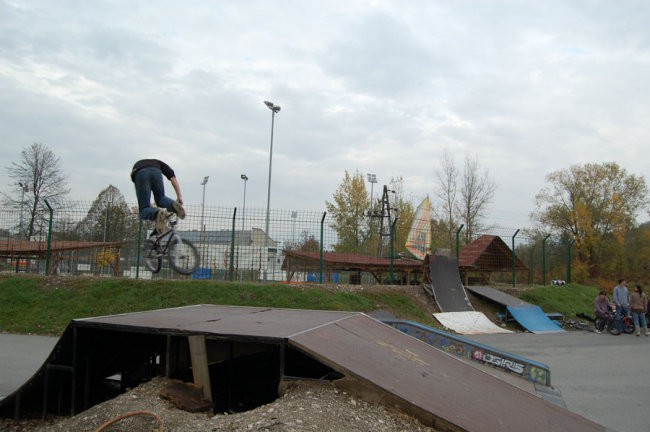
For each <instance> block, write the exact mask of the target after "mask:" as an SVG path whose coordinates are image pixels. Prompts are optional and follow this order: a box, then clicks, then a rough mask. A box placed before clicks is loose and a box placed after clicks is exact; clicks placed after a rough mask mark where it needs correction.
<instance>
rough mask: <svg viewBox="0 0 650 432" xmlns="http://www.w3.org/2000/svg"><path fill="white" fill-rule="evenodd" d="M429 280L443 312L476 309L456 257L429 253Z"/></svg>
mask: <svg viewBox="0 0 650 432" xmlns="http://www.w3.org/2000/svg"><path fill="white" fill-rule="evenodd" d="M429 280H430V282H431V289H432V291H433V297H434V298H435V300H436V303H437V304H438V307H439V308H440V310H441V311H442V312H463V311H473V310H474V308H473V307H472V304H471V303H470V302H469V298H468V297H467V292H466V291H465V287H464V286H463V283H462V282H461V280H460V273H459V272H458V261H457V260H456V258H454V257H449V256H445V255H429Z"/></svg>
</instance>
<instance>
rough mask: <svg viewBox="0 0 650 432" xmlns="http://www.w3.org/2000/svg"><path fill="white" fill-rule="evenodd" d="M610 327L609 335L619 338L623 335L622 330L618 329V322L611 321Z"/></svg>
mask: <svg viewBox="0 0 650 432" xmlns="http://www.w3.org/2000/svg"><path fill="white" fill-rule="evenodd" d="M607 325H608V326H609V329H608V330H609V333H610V334H613V335H614V336H618V335H620V334H621V330H620V329H619V328H618V325H617V324H616V320H611V321H610V322H609V323H608V324H607Z"/></svg>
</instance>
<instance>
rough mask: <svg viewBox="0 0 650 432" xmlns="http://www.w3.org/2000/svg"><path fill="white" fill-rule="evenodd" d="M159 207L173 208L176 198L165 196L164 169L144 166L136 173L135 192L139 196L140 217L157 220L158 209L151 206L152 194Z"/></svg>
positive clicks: (170, 209)
mask: <svg viewBox="0 0 650 432" xmlns="http://www.w3.org/2000/svg"><path fill="white" fill-rule="evenodd" d="M152 193H153V199H154V201H155V203H156V205H157V206H158V207H159V208H164V209H167V210H169V211H172V210H173V207H172V204H173V203H174V200H173V199H171V198H169V197H167V196H165V185H164V183H163V176H162V171H160V169H158V168H152V167H149V168H142V169H141V170H139V171H138V172H137V173H135V194H136V195H137V197H138V209H139V210H140V219H147V220H155V219H156V214H157V213H158V209H157V208H154V207H151V194H152Z"/></svg>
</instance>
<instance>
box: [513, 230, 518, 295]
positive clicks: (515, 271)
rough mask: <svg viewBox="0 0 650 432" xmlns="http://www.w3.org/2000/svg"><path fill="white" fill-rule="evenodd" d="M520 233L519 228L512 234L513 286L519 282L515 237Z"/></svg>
mask: <svg viewBox="0 0 650 432" xmlns="http://www.w3.org/2000/svg"><path fill="white" fill-rule="evenodd" d="M517 234H519V228H517V231H515V233H514V234H513V235H512V287H513V288H514V287H515V286H516V284H517V254H516V253H515V237H516V236H517Z"/></svg>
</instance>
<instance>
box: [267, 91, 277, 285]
mask: <svg viewBox="0 0 650 432" xmlns="http://www.w3.org/2000/svg"><path fill="white" fill-rule="evenodd" d="M264 105H266V106H267V107H268V108H269V109H270V110H271V149H270V150H269V185H268V190H267V193H266V223H265V235H266V238H265V240H264V245H265V247H266V265H265V266H264V282H266V281H267V273H268V265H269V258H268V253H269V206H270V205H271V167H272V166H273V126H274V123H275V115H276V114H277V113H278V112H280V105H275V104H274V103H273V102H269V101H264Z"/></svg>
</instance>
